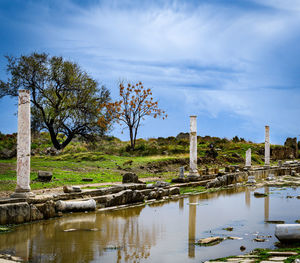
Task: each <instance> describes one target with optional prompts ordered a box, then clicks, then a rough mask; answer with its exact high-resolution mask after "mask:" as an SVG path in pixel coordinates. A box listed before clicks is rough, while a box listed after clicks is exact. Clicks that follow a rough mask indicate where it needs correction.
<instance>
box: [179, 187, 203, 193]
mask: <svg viewBox="0 0 300 263" xmlns="http://www.w3.org/2000/svg"><path fill="white" fill-rule="evenodd" d="M204 191H206V188H205V187H204V186H195V187H181V188H180V194H187V193H201V192H204Z"/></svg>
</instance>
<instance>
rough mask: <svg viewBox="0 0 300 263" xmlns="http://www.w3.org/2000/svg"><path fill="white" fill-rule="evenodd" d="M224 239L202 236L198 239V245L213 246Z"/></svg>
mask: <svg viewBox="0 0 300 263" xmlns="http://www.w3.org/2000/svg"><path fill="white" fill-rule="evenodd" d="M223 240H224V238H222V237H208V238H201V239H199V240H198V241H197V244H198V245H200V246H201V245H202V246H213V245H217V244H219V243H221V242H222V241H223Z"/></svg>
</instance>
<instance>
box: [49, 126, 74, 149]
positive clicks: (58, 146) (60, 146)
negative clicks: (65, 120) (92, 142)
mask: <svg viewBox="0 0 300 263" xmlns="http://www.w3.org/2000/svg"><path fill="white" fill-rule="evenodd" d="M48 130H49V133H50V137H51V141H52V144H53V146H54V148H55V149H57V150H61V149H63V148H65V147H66V146H67V145H68V144H69V143H70V142H71V141H72V139H73V138H74V133H71V134H69V135H68V137H67V139H66V140H65V141H64V142H63V143H62V144H60V143H59V141H58V140H57V136H56V134H55V132H54V129H53V127H52V126H51V125H49V126H48Z"/></svg>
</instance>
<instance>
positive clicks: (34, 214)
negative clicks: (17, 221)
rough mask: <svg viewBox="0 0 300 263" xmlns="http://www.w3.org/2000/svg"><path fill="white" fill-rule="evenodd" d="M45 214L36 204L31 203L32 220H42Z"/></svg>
mask: <svg viewBox="0 0 300 263" xmlns="http://www.w3.org/2000/svg"><path fill="white" fill-rule="evenodd" d="M42 219H44V215H43V214H42V213H41V211H40V210H39V209H37V207H36V206H35V205H30V221H36V220H42Z"/></svg>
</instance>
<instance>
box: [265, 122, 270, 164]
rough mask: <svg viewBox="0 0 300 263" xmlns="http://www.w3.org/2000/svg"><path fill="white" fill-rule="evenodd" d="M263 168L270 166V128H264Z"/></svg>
mask: <svg viewBox="0 0 300 263" xmlns="http://www.w3.org/2000/svg"><path fill="white" fill-rule="evenodd" d="M265 166H270V127H269V126H265Z"/></svg>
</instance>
